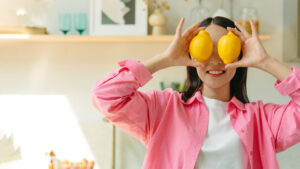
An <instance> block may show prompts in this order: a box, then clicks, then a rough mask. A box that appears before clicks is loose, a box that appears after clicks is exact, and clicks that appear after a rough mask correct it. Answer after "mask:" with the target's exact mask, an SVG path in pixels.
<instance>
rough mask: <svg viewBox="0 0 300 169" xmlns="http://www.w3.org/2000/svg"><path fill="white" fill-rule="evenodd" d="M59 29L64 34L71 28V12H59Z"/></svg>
mask: <svg viewBox="0 0 300 169" xmlns="http://www.w3.org/2000/svg"><path fill="white" fill-rule="evenodd" d="M59 29H60V31H62V33H63V34H64V35H66V34H67V33H68V32H69V31H70V30H71V29H72V14H70V13H60V14H59Z"/></svg>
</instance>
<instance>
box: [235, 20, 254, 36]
mask: <svg viewBox="0 0 300 169" xmlns="http://www.w3.org/2000/svg"><path fill="white" fill-rule="evenodd" d="M234 24H235V25H236V27H237V28H239V30H241V33H242V35H243V36H245V38H246V39H248V38H250V34H249V33H248V31H247V30H246V29H245V28H244V27H243V26H242V25H240V24H239V23H238V22H234Z"/></svg>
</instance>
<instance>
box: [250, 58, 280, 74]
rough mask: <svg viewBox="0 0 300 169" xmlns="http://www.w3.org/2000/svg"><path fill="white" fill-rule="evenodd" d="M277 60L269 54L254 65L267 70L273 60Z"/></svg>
mask: <svg viewBox="0 0 300 169" xmlns="http://www.w3.org/2000/svg"><path fill="white" fill-rule="evenodd" d="M276 61H277V60H276V59H275V58H273V57H271V56H269V55H268V56H267V57H266V59H264V60H263V61H261V62H260V63H259V64H258V65H256V66H255V67H256V68H258V69H261V70H264V71H266V70H268V69H269V68H270V66H271V65H273V63H274V62H276Z"/></svg>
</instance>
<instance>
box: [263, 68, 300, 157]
mask: <svg viewBox="0 0 300 169" xmlns="http://www.w3.org/2000/svg"><path fill="white" fill-rule="evenodd" d="M291 70H292V73H291V74H290V75H289V76H288V77H287V78H285V79H284V80H283V81H279V80H277V81H276V83H275V85H274V87H275V88H276V89H277V91H278V92H279V93H280V94H281V95H282V96H289V97H290V98H291V100H290V101H289V103H288V104H284V105H277V104H272V103H267V104H265V105H264V110H265V112H266V115H267V120H268V123H269V125H270V128H271V130H272V133H273V135H274V138H275V148H276V151H277V152H280V151H283V150H285V149H287V148H289V147H290V146H292V145H294V144H296V143H298V142H300V111H299V110H300V70H299V69H298V68H296V67H295V66H292V67H291Z"/></svg>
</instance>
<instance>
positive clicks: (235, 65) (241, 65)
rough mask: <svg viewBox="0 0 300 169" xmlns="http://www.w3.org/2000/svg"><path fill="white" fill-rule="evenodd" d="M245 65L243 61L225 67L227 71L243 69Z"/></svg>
mask: <svg viewBox="0 0 300 169" xmlns="http://www.w3.org/2000/svg"><path fill="white" fill-rule="evenodd" d="M243 65H244V64H243V63H242V62H241V61H238V62H234V63H230V64H227V65H225V69H234V68H238V67H243Z"/></svg>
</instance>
